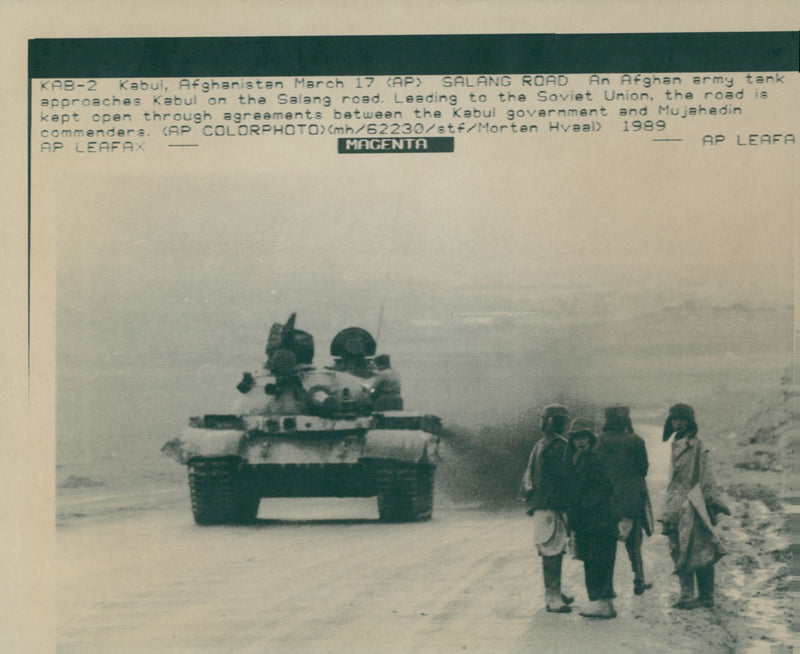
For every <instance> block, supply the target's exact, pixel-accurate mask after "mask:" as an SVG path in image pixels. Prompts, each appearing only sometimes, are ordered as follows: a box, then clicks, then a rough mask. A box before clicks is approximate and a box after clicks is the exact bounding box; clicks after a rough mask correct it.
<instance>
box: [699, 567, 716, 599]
mask: <svg viewBox="0 0 800 654" xmlns="http://www.w3.org/2000/svg"><path fill="white" fill-rule="evenodd" d="M695 574H696V575H697V600H695V605H696V606H697V608H702V609H710V608H713V607H714V566H713V565H707V566H705V567H704V568H699V569H698V570H697V571H696V573H695Z"/></svg>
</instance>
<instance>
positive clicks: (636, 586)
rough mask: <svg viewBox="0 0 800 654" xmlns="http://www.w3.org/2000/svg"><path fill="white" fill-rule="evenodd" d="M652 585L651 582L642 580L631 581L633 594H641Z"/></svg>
mask: <svg viewBox="0 0 800 654" xmlns="http://www.w3.org/2000/svg"><path fill="white" fill-rule="evenodd" d="M652 587H653V584H648V583H645V582H644V581H638V580H637V581H634V582H633V594H634V595H643V594H644V591H646V590H650V589H651V588H652Z"/></svg>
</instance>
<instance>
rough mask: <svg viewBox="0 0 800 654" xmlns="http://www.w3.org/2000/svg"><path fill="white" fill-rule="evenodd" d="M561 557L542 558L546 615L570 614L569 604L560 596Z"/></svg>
mask: <svg viewBox="0 0 800 654" xmlns="http://www.w3.org/2000/svg"><path fill="white" fill-rule="evenodd" d="M561 558H562V557H561V555H558V556H543V557H542V576H543V577H544V601H545V607H546V608H547V611H548V613H570V612H571V611H572V609H571V608H570V607H569V602H567V601H566V600H565V599H564V596H563V595H562V594H561Z"/></svg>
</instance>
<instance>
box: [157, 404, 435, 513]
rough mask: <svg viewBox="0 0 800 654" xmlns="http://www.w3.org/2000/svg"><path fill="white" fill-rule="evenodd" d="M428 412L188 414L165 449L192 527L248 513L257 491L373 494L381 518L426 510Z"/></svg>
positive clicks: (431, 458)
mask: <svg viewBox="0 0 800 654" xmlns="http://www.w3.org/2000/svg"><path fill="white" fill-rule="evenodd" d="M437 431H438V418H436V417H434V416H427V415H416V414H409V413H406V412H386V413H381V414H374V415H372V416H360V417H351V418H338V419H326V418H320V417H318V416H306V415H294V416H278V417H270V416H235V415H231V416H219V415H207V416H203V417H202V418H193V419H192V420H191V421H190V426H189V427H187V428H186V429H184V431H183V433H182V435H181V437H180V438H179V439H176V440H175V441H171V442H170V443H168V444H167V445H166V446H165V448H164V449H165V452H167V453H168V454H169V455H170V456H173V457H174V458H176V459H178V460H179V461H180V462H181V463H184V464H186V465H187V467H188V477H189V487H190V492H191V498H192V510H193V513H194V517H195V520H196V521H197V522H198V524H236V523H246V522H252V521H254V520H255V519H256V516H257V513H258V506H259V502H260V500H261V499H262V498H276V497H373V496H376V497H377V498H378V509H379V514H380V517H381V519H382V520H385V521H396V522H400V521H416V520H425V519H428V518H430V517H431V514H432V509H433V478H434V473H435V468H436V462H437V460H438V436H437V434H436V432H437Z"/></svg>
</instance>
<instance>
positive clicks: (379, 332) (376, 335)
mask: <svg viewBox="0 0 800 654" xmlns="http://www.w3.org/2000/svg"><path fill="white" fill-rule="evenodd" d="M384 304H385V302H381V310H380V312H379V313H378V329H377V330H376V331H375V349H376V350H377V349H378V340H379V339H380V337H381V325H382V324H383V305H384Z"/></svg>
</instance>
